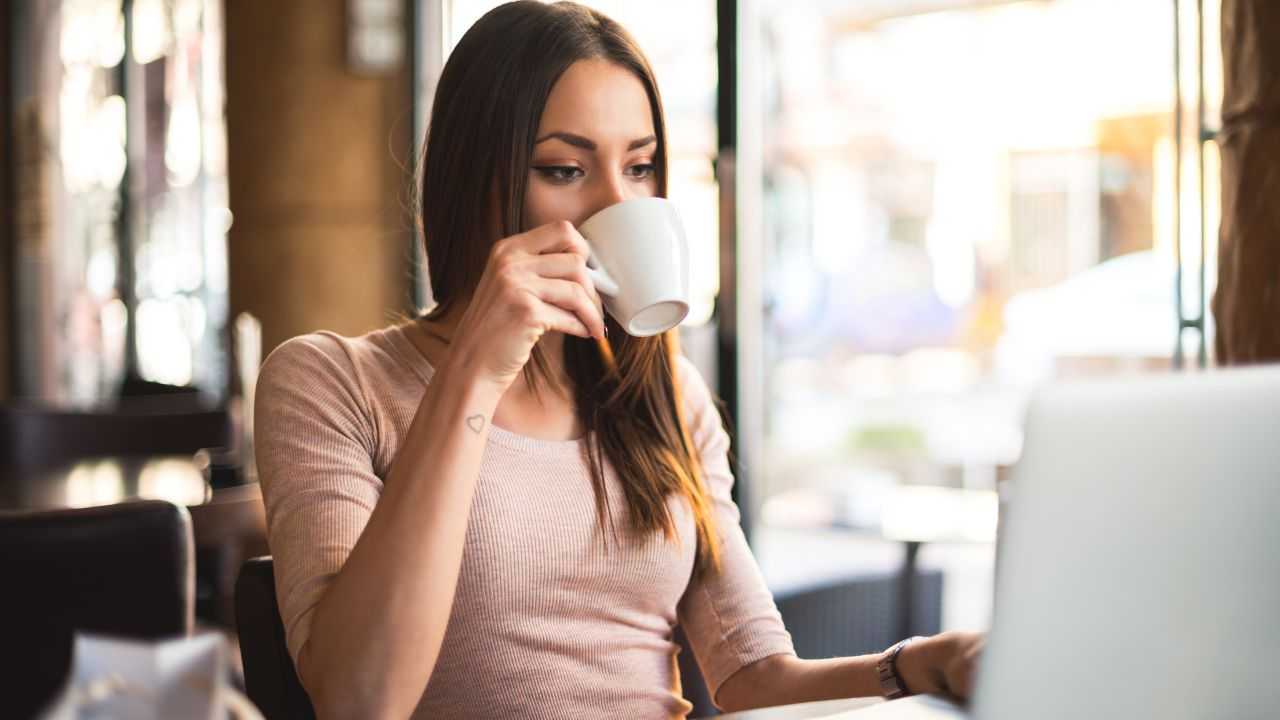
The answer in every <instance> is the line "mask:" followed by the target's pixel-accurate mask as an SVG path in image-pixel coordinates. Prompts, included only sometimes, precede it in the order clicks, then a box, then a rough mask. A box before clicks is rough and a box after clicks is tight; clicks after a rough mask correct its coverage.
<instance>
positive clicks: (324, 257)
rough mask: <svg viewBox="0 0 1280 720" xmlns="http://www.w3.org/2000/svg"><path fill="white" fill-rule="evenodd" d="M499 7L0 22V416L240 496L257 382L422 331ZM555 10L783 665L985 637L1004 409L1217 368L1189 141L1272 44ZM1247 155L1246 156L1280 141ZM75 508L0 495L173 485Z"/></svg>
mask: <svg viewBox="0 0 1280 720" xmlns="http://www.w3.org/2000/svg"><path fill="white" fill-rule="evenodd" d="M1223 3H1225V8H1224V6H1223ZM496 4H497V3H494V2H491V1H490V0H323V1H318V2H311V1H308V2H302V1H300V0H297V1H288V2H285V1H281V2H254V1H252V0H28V1H26V2H20V3H10V4H7V5H5V8H4V10H3V11H0V23H3V37H4V38H5V41H6V42H5V45H4V48H5V50H4V52H3V53H0V69H2V72H0V102H3V103H4V105H3V113H2V115H3V122H4V135H3V143H2V144H0V167H2V168H3V188H2V189H3V198H4V209H5V212H4V215H3V217H4V222H3V223H2V225H3V227H2V228H0V232H3V235H0V251H2V253H3V254H0V258H3V262H4V272H3V273H0V399H3V400H5V402H6V403H7V404H8V407H10V408H20V409H21V410H22V412H28V413H32V412H37V411H39V412H48V413H63V414H81V415H94V414H97V415H107V416H110V414H112V413H117V414H118V413H122V412H123V413H137V412H143V411H145V412H149V413H152V414H154V413H155V412H160V411H159V410H156V408H158V407H161V403H160V401H157V400H156V399H155V398H157V397H164V398H168V399H167V400H165V401H163V403H164V405H163V410H164V412H171V413H179V414H181V413H187V414H191V413H201V412H213V413H221V414H222V415H221V416H223V417H225V419H226V427H225V428H221V429H219V430H218V432H220V433H222V434H217V433H214V434H213V435H212V436H208V437H206V438H196V439H192V442H194V443H195V444H196V447H214V450H213V451H211V452H206V453H205V456H204V458H203V460H202V461H201V463H202V464H201V463H198V464H197V467H196V469H197V470H198V471H199V472H200V473H202V477H203V478H204V480H205V481H206V484H211V486H212V487H213V488H214V490H213V491H211V493H216V492H217V490H219V489H225V488H235V487H240V486H252V484H253V481H254V473H253V468H252V455H251V448H252V432H251V431H252V428H251V427H250V426H249V425H250V423H248V422H246V420H245V418H246V417H251V415H248V416H247V415H246V408H247V406H251V398H252V392H251V391H252V387H253V378H254V376H255V373H256V367H257V363H258V362H260V360H261V358H262V357H265V355H266V354H268V353H269V352H270V351H271V349H272V348H273V347H275V346H276V345H278V344H279V343H280V342H282V341H283V340H285V339H287V338H289V337H292V336H294V335H297V334H301V333H305V332H309V331H312V330H316V329H320V328H324V329H330V330H334V331H337V332H340V333H344V334H359V333H363V332H366V331H369V330H372V329H374V328H377V327H380V326H382V325H385V324H388V323H390V322H392V321H394V319H395V318H396V316H397V314H398V313H401V312H408V311H412V310H413V309H415V308H421V307H426V306H428V305H429V304H430V302H431V290H430V287H428V286H427V282H426V277H427V276H426V273H425V258H424V257H423V254H422V246H421V243H420V238H419V237H418V235H417V234H416V231H415V227H416V221H415V219H414V216H413V207H414V199H413V194H414V189H413V171H414V168H415V162H416V158H417V157H418V156H419V154H420V153H421V150H422V148H421V142H422V139H423V137H424V133H425V122H426V118H427V117H428V116H429V113H430V104H431V100H432V93H433V91H434V87H435V80H436V78H437V77H438V74H439V72H440V69H441V67H442V66H443V63H444V61H445V59H446V58H447V57H448V55H449V52H450V49H451V48H452V47H453V45H454V44H455V43H456V42H457V41H458V39H459V38H460V37H461V36H462V34H463V33H464V32H465V31H466V29H467V28H468V27H469V26H470V25H471V23H473V22H474V21H475V20H476V19H477V18H478V17H479V16H480V15H482V14H483V13H484V12H486V11H488V10H489V9H490V8H492V7H493V6H494V5H496ZM586 4H588V5H591V6H593V7H596V8H598V9H600V10H602V11H604V12H605V13H607V14H610V15H612V16H613V17H614V18H615V19H617V20H619V21H621V22H622V23H623V24H624V25H625V26H626V27H627V28H628V29H630V30H631V31H632V33H633V34H634V35H635V36H636V37H637V38H638V40H639V42H640V44H641V46H642V47H643V48H644V50H645V51H646V52H647V53H648V54H649V57H650V59H651V60H652V62H653V64H654V65H655V69H656V72H657V76H658V80H659V83H660V87H661V91H662V93H663V99H664V102H665V106H666V111H667V118H668V123H669V137H670V142H671V183H670V195H671V197H672V199H674V200H675V201H676V202H677V203H678V205H679V207H680V209H681V211H682V214H683V217H684V219H685V222H686V225H687V228H688V230H689V234H690V237H691V239H692V243H693V247H692V251H693V258H692V259H693V285H694V287H693V294H694V297H693V301H694V302H693V305H694V309H693V312H692V313H691V314H690V317H689V318H688V320H687V321H686V323H685V325H684V326H683V327H682V328H681V329H680V332H681V335H682V339H683V342H684V347H685V351H686V353H687V354H689V355H690V356H691V357H692V358H693V359H694V360H695V362H697V363H698V364H699V366H700V367H701V368H702V370H703V373H704V374H705V375H706V376H707V378H708V380H709V381H710V382H711V383H712V386H713V387H715V388H717V389H718V392H719V393H720V395H722V396H723V397H724V398H725V400H726V402H727V406H728V408H729V414H730V417H729V419H730V420H731V422H732V425H733V434H734V440H735V447H736V450H737V454H738V458H737V460H738V463H737V468H736V469H737V472H738V477H739V483H738V488H737V493H738V500H739V503H740V505H741V506H742V508H743V511H744V525H745V526H746V528H747V530H748V533H749V537H750V539H751V542H752V545H753V548H754V550H755V552H756V554H757V557H758V558H759V559H760V562H761V564H762V567H763V568H764V571H765V575H766V578H767V579H768V581H769V583H770V585H771V586H772V587H773V588H774V590H775V593H777V595H778V597H779V602H780V605H781V606H782V609H783V612H784V615H785V616H786V617H787V621H788V625H789V626H790V627H791V628H792V630H793V633H794V634H795V635H796V637H797V644H798V646H800V647H801V650H802V652H801V654H809V655H824V654H837V653H846V652H854V651H857V652H866V651H870V650H873V649H879V648H881V647H883V646H884V645H886V644H888V642H891V641H892V640H893V639H895V638H896V637H899V636H900V633H901V634H908V632H936V631H937V630H939V629H949V628H968V629H982V628H985V627H986V626H987V624H988V623H989V621H990V612H991V583H992V573H993V566H994V547H995V546H994V540H995V530H996V524H997V519H998V516H999V497H1000V492H1001V488H1002V483H1003V480H1004V478H1005V477H1006V476H1007V471H1008V468H1009V467H1010V466H1011V465H1012V464H1013V463H1015V462H1016V461H1017V459H1018V456H1019V452H1020V448H1021V433H1022V428H1021V418H1022V413H1023V411H1024V408H1025V405H1026V403H1027V400H1028V397H1029V393H1030V392H1031V390H1032V389H1033V388H1034V387H1035V386H1036V385H1038V384H1040V383H1043V382H1045V381H1048V380H1052V379H1057V378H1064V377H1075V376H1082V375H1113V374H1124V373H1149V372H1170V371H1178V370H1195V369H1197V368H1205V367H1209V366H1212V365H1214V364H1216V363H1219V362H1224V361H1225V360H1226V359H1225V358H1222V357H1219V355H1220V354H1221V351H1220V350H1217V349H1215V344H1216V341H1217V340H1219V338H1217V337H1216V333H1217V330H1216V328H1215V323H1214V321H1213V315H1212V314H1211V313H1210V312H1209V305H1210V301H1211V300H1212V298H1213V296H1214V293H1215V290H1216V286H1217V283H1218V279H1219V267H1218V254H1219V253H1218V248H1219V228H1220V226H1221V227H1222V228H1223V232H1222V241H1221V242H1222V243H1223V246H1224V247H1226V244H1227V242H1228V240H1229V238H1228V236H1229V234H1230V233H1229V232H1228V230H1229V228H1228V226H1229V225H1231V223H1230V218H1224V217H1223V208H1224V203H1223V199H1222V198H1223V188H1224V187H1230V186H1231V184H1232V182H1237V183H1242V182H1244V181H1243V180H1240V179H1239V178H1240V177H1244V176H1246V175H1247V174H1248V173H1249V172H1251V171H1250V170H1249V168H1247V167H1244V165H1243V164H1242V163H1240V162H1237V164H1236V166H1235V168H1234V169H1232V168H1231V167H1230V166H1229V163H1226V162H1225V159H1226V151H1225V150H1220V148H1219V144H1218V142H1219V139H1220V137H1221V135H1220V131H1221V130H1222V126H1223V115H1224V112H1223V108H1224V106H1227V105H1230V102H1229V99H1230V98H1227V99H1225V100H1224V62H1223V60H1224V53H1223V48H1224V47H1232V46H1234V45H1235V44H1238V45H1239V46H1240V47H1242V48H1244V47H1255V46H1256V47H1261V43H1262V41H1261V40H1260V39H1259V38H1262V37H1265V36H1266V33H1268V32H1275V31H1280V25H1277V22H1276V21H1277V14H1276V13H1275V12H1273V11H1271V10H1269V9H1267V3H1266V2H1253V3H1250V2H1245V1H1244V0H1239V1H1238V2H1232V0H1203V1H1200V0H1197V1H1195V2H1193V1H1191V0H1184V1H1182V2H1176V1H1174V2H1171V1H1170V0H1124V2H1114V1H1113V0H1021V1H1016V2H1015V1H1005V0H800V1H791V2H780V1H778V0H737V1H734V0H680V1H679V2H675V1H674V0H644V1H641V0H601V1H599V2H587V3H586ZM1224 17H1226V18H1236V19H1237V20H1238V22H1237V23H1236V24H1231V23H1226V22H1224V20H1223V18H1224ZM1268 28H1269V29H1268ZM1250 43H1253V44H1254V45H1250ZM1247 55H1248V54H1247V53H1245V54H1242V55H1240V57H1241V58H1244V59H1241V60H1239V61H1238V62H1239V64H1238V71H1239V73H1240V74H1239V75H1238V76H1237V78H1238V83H1239V88H1240V89H1239V93H1240V95H1239V99H1240V101H1241V103H1244V104H1247V102H1246V101H1248V102H1253V101H1255V100H1258V98H1262V97H1263V96H1264V95H1266V93H1272V91H1271V90H1265V88H1264V89H1259V88H1260V87H1262V86H1266V85H1267V84H1266V83H1265V82H1261V83H1252V84H1250V83H1249V82H1248V80H1249V78H1260V77H1268V76H1270V77H1274V76H1275V74H1276V73H1278V72H1280V66H1276V65H1275V64H1274V63H1275V57H1274V56H1267V54H1266V53H1260V54H1255V55H1252V56H1247ZM1228 56H1230V53H1228ZM1246 56H1247V57H1246ZM1268 57H1269V58H1270V59H1268ZM1250 58H1251V59H1250ZM1268 62H1271V63H1273V64H1272V65H1270V66H1267V65H1266V63H1268ZM1251 63H1252V64H1251ZM1266 67H1270V69H1269V70H1266V69H1265V68H1266ZM1250 73H1252V75H1250ZM1272 85H1274V83H1272ZM1268 87H1269V86H1268ZM1264 91H1265V92H1264ZM1225 92H1226V94H1227V95H1229V94H1230V87H1226V88H1225ZM1250 93H1255V94H1254V95H1250ZM1266 97H1270V98H1272V100H1270V101H1267V102H1263V103H1262V105H1263V106H1265V107H1271V108H1274V107H1275V102H1274V100H1275V97H1276V93H1272V94H1270V95H1266ZM1268 103H1270V104H1268ZM1264 139H1266V142H1264V143H1262V144H1260V145H1258V146H1257V149H1255V150H1253V152H1262V149H1265V148H1267V147H1271V146H1272V145H1276V144H1277V143H1276V142H1274V140H1275V138H1274V136H1268V138H1264ZM1267 143H1270V144H1267ZM1273 149H1274V148H1273ZM1224 165H1227V168H1226V170H1224ZM1228 171H1230V172H1236V173H1239V176H1238V177H1235V178H1233V177H1224V173H1227V174H1229V173H1228ZM428 212H429V209H428ZM1241 227H1246V226H1244V225H1242V226H1241ZM1246 229H1247V227H1246ZM1242 232H1243V231H1242ZM1272 244H1274V241H1272ZM1272 252H1274V251H1272ZM1272 257H1274V255H1273V256H1272ZM1224 277H1226V275H1224ZM1242 312H1244V311H1242ZM1249 312H1253V313H1254V314H1253V315H1250V317H1254V318H1258V317H1262V316H1260V315H1258V314H1257V312H1254V311H1249ZM1270 317H1271V319H1272V321H1274V315H1272V316H1270ZM1219 324H1222V323H1221V322H1220V323H1219ZM1273 324H1274V323H1273ZM1218 344H1220V346H1221V347H1227V346H1228V345H1227V344H1221V343H1218ZM1244 359H1246V360H1247V359H1255V360H1256V359H1258V358H1257V357H1251V358H1248V357H1246V358H1244ZM144 405H145V406H146V407H145V408H144V409H143V410H139V409H138V408H139V407H142V406H144ZM13 412H16V410H14V411H13ZM15 422H16V421H15ZM209 437H211V439H208V438H209ZM206 439H208V442H209V443H212V445H206V444H203V443H205V441H206ZM107 450H109V451H111V452H114V451H115V449H113V448H107ZM143 451H145V452H151V450H150V449H148V448H143V449H142V450H139V451H138V452H143ZM130 452H133V451H132V450H130ZM104 472H105V471H96V470H93V471H84V472H82V473H81V474H80V475H79V476H77V478H76V479H75V480H74V481H67V482H65V483H64V484H63V485H62V486H59V487H60V488H61V489H59V490H58V491H57V493H54V494H52V495H51V494H50V492H52V491H47V492H46V491H44V490H38V489H37V490H33V489H31V486H30V484H29V483H28V484H21V483H19V482H18V481H17V480H10V481H9V482H8V489H7V490H6V491H5V492H6V493H7V494H6V495H5V496H4V497H6V498H8V499H7V500H6V501H5V502H7V503H8V504H9V505H10V506H21V505H27V506H34V505H41V506H69V507H75V506H86V505H95V504H101V503H102V502H104V501H106V502H110V501H114V500H116V499H120V498H123V497H132V496H155V495H159V496H164V495H165V492H167V491H169V490H175V489H181V488H183V487H184V486H183V485H182V483H181V482H180V481H178V480H170V481H158V480H154V479H152V480H151V481H150V483H151V484H150V485H146V486H145V487H144V486H143V485H141V484H138V483H136V482H134V479H132V476H131V475H129V473H128V472H124V473H123V474H122V473H121V472H116V473H115V474H112V473H110V472H105V474H103V473H104ZM95 473H96V474H95ZM219 478H220V479H219ZM24 482H25V481H24ZM131 483H132V484H131ZM166 483H167V484H166ZM19 487H21V488H25V489H20V490H19V489H15V488H19ZM166 488H167V489H168V490H166ZM181 492H191V493H195V495H194V497H195V500H194V501H192V500H191V497H192V496H187V497H186V498H185V501H186V502H188V504H193V505H201V504H209V503H210V502H211V501H212V497H213V495H212V494H211V493H204V494H201V493H202V490H201V488H200V487H196V489H195V490H181ZM41 493H44V494H41ZM59 493H60V494H59ZM197 520H198V518H197ZM257 523H258V525H254V527H258V526H260V520H259V521H257ZM251 525H252V523H251ZM258 540H260V538H258ZM212 542H214V544H215V545H217V544H218V543H222V545H224V546H225V542H223V541H222V540H218V539H215V540H214V541H212ZM238 542H239V541H238ZM254 542H256V540H255V539H254V536H253V535H252V533H250V535H249V539H248V540H244V541H243V542H239V544H237V545H235V546H234V548H233V551H228V552H231V553H232V554H231V556H230V557H222V559H220V560H219V561H218V562H221V563H223V570H222V578H223V579H222V581H221V585H219V582H218V581H217V578H216V577H215V578H214V579H212V580H210V583H211V584H210V585H209V587H208V588H207V592H208V593H209V597H210V598H214V597H218V596H220V597H222V598H223V601H224V602H227V600H226V596H227V593H229V590H228V588H227V583H228V582H229V580H227V578H229V577H230V578H233V577H234V571H235V568H236V567H238V562H239V560H240V559H243V557H244V556H247V555H248V554H252V552H251V550H252V551H254V552H256V551H260V550H261V547H260V546H259V545H254V544H253V543H254ZM254 548H257V550H253V549H254ZM224 549H225V548H224ZM219 557H221V556H219ZM227 568H230V569H227ZM219 594H220V595H219ZM205 615H206V619H207V620H208V621H209V622H212V623H217V622H220V621H221V622H225V623H231V622H233V621H234V618H232V617H230V615H229V614H228V613H225V612H224V613H223V614H221V615H219V614H218V613H217V612H215V611H213V610H210V611H208V612H207V613H205ZM806 650H807V652H806Z"/></svg>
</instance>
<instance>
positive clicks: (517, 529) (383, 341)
mask: <svg viewBox="0 0 1280 720" xmlns="http://www.w3.org/2000/svg"><path fill="white" fill-rule="evenodd" d="M407 332H419V330H417V329H416V328H413V327H412V326H393V327H389V328H385V329H383V330H379V331H375V332H372V333H370V334H368V335H364V336H361V337H358V338H345V337H341V336H338V335H335V334H333V333H328V332H320V333H313V334H311V335H305V336H302V337H297V338H294V339H293V340H290V341H288V342H286V343H285V344H283V345H281V346H280V347H279V348H277V349H276V350H275V351H274V352H273V353H271V356H270V357H269V358H268V359H267V361H266V362H265V363H264V365H263V367H262V371H261V374H260V376H259V380H258V390H257V395H256V418H255V442H256V446H257V463H258V474H259V477H260V478H261V481H262V491H263V497H264V499H265V501H266V508H267V528H268V536H269V541H270V546H271V552H272V554H273V555H274V556H275V576H276V588H277V591H278V594H279V600H280V613H281V616H282V617H283V619H284V624H285V629H286V634H287V637H288V644H289V652H290V654H292V655H293V657H294V660H295V662H296V660H297V657H298V653H299V650H300V649H301V648H302V646H303V644H304V643H305V642H306V640H307V636H308V634H309V632H310V630H311V619H312V611H313V610H314V608H315V606H316V604H317V603H318V602H319V601H320V598H321V596H322V595H323V594H324V592H325V588H326V587H327V586H328V584H329V583H330V582H331V581H332V580H333V578H334V576H335V575H336V573H337V572H338V571H339V569H340V568H341V567H342V564H343V563H344V562H345V561H346V559H347V556H348V555H349V554H350V552H351V549H352V547H353V546H354V545H355V543H356V540H357V538H359V536H360V533H361V531H362V530H363V529H364V526H365V523H367V522H368V519H369V515H370V514H371V513H372V511H373V507H374V505H375V504H376V503H377V502H378V498H379V496H380V495H381V491H382V480H383V478H385V477H387V475H388V473H389V471H390V468H391V463H392V460H393V459H394V458H395V457H396V452H397V450H398V449H399V447H400V443H401V442H402V441H403V439H404V437H405V435H406V434H407V432H408V429H409V424H410V422H411V421H412V420H413V416H414V413H415V411H416V410H417V407H418V404H419V402H420V400H421V397H422V394H423V392H424V389H425V387H426V384H427V383H429V382H430V381H431V377H432V373H433V370H432V368H431V366H430V365H429V364H428V363H427V361H426V359H425V358H424V357H423V355H422V354H421V353H420V352H419V351H418V350H417V347H416V346H415V345H414V344H413V342H412V340H411V339H410V338H409V337H407V336H406V335H405V333H407ZM679 376H680V378H681V381H682V382H683V387H684V396H685V402H686V405H687V412H688V415H687V417H688V419H689V423H690V430H691V432H692V434H693V438H694V442H695V444H696V445H697V447H698V450H699V452H700V453H701V458H702V462H703V466H704V469H705V472H706V480H707V483H708V486H709V488H710V490H711V492H712V495H713V496H714V504H715V511H716V515H717V518H716V519H717V521H718V522H719V531H720V534H721V538H722V540H723V562H722V568H721V572H719V573H717V574H708V575H707V576H706V577H704V578H702V579H701V580H699V581H693V580H692V574H691V573H692V569H693V562H694V555H695V551H696V542H697V541H696V534H695V530H694V522H693V516H692V513H691V512H689V510H688V508H687V505H686V504H685V503H684V502H683V501H677V500H673V501H672V508H673V517H674V518H675V519H676V521H677V527H678V530H679V542H674V541H667V540H665V539H663V537H662V535H661V534H657V535H655V536H653V537H652V538H645V539H637V538H630V537H629V533H628V532H627V530H628V523H627V517H628V515H627V511H626V508H625V505H624V504H623V503H624V502H625V500H624V499H623V498H624V495H623V492H622V488H621V486H620V484H619V483H618V479H617V476H616V475H615V474H614V472H613V469H612V468H611V467H608V466H607V465H606V468H605V479H606V482H607V483H608V486H609V488H610V491H609V497H610V498H611V502H612V511H613V515H614V518H615V519H616V520H617V522H618V525H619V530H620V533H619V534H620V536H621V537H622V538H623V540H624V542H623V544H622V545H620V546H619V545H611V546H610V549H609V551H608V552H607V553H606V551H605V550H604V549H603V547H602V544H601V541H600V535H599V534H598V533H597V532H596V531H597V520H596V510H595V499H594V494H593V490H592V486H591V476H590V471H589V469H588V465H587V461H586V458H585V456H584V454H583V453H584V448H585V446H586V445H585V443H584V442H583V441H581V440H576V441H565V442H549V441H543V440H537V439H533V438H529V437H525V436H521V435H517V434H515V433H512V432H509V431H506V430H503V429H502V428H500V427H498V426H492V427H491V428H490V431H489V439H488V445H487V447H486V449H485V452H484V457H483V459H482V461H481V466H480V474H479V477H478V479H477V483H476V490H475V495H474V499H473V501H472V506H471V514H470V517H469V520H468V526H467V535H466V542H465V546H464V549H463V555H462V567H461V574H460V576H459V578H458V588H457V593H456V596H455V599H454V604H453V609H452V612H451V614H450V617H449V625H448V628H447V629H446V631H445V636H444V641H443V645H442V647H441V649H440V655H439V658H438V660H437V663H436V666H435V670H434V671H433V673H432V675H431V680H430V681H429V682H428V684H427V686H426V688H425V689H424V692H423V696H422V700H421V702H420V703H419V705H418V708H417V710H416V712H415V713H414V717H420V718H427V717H430V718H450V717H467V718H507V717H511V718H568V717H618V718H658V717H684V716H685V714H686V713H687V712H688V711H689V710H690V706H689V704H688V703H687V702H685V701H684V699H683V698H682V697H681V693H680V680H679V671H678V669H677V665H676V661H675V657H676V653H677V652H678V646H677V645H675V644H674V643H673V642H672V628H673V626H674V625H676V624H677V623H678V624H680V625H681V626H682V627H683V628H684V631H685V633H686V635H687V636H688V638H689V642H690V645H691V646H692V648H693V650H694V655H695V657H696V658H697V660H698V664H699V666H700V667H701V669H702V673H703V676H704V677H705V678H706V681H707V684H708V686H709V687H710V689H711V692H712V696H713V697H714V696H715V693H716V691H717V690H718V689H719V687H720V685H721V683H723V682H724V681H725V680H726V679H727V678H728V677H729V676H730V675H732V674H733V673H734V672H736V671H737V670H738V669H739V668H741V667H743V666H745V665H748V664H750V663H752V662H755V661H756V660H759V659H761V658H764V657H767V656H770V655H775V654H778V653H793V652H794V650H793V649H792V644H791V636H790V635H789V634H788V633H787V631H786V629H785V628H784V627H783V625H782V620H781V618H780V616H779V615H778V611H777V609H776V607H775V606H774V603H773V598H772V596H771V595H770V594H769V591H768V589H767V588H766V587H765V584H764V581H763V579H762V578H761V575H760V572H759V569H758V568H757V566H756V563H755V560H754V558H753V557H752V555H751V552H750V550H749V548H748V546H747V543H746V541H745V539H744V537H743V535H742V530H741V527H740V525H739V514H738V508H737V507H736V506H735V505H734V503H733V501H732V500H731V499H730V496H729V490H730V487H731V486H732V484H733V476H732V475H731V474H730V472H729V462H728V457H727V453H728V450H729V438H728V436H727V434H726V433H725V431H724V429H723V426H722V425H721V422H720V416H719V414H718V413H717V411H716V409H715V406H714V405H713V404H712V400H711V394H710V391H709V390H708V388H707V386H706V383H705V382H704V381H703V380H702V377H701V376H700V375H699V374H698V372H697V370H696V369H695V368H694V366H693V364H692V363H691V362H689V361H688V360H686V359H684V358H681V361H680V367H679ZM370 592H376V589H374V588H370Z"/></svg>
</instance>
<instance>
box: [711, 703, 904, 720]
mask: <svg viewBox="0 0 1280 720" xmlns="http://www.w3.org/2000/svg"><path fill="white" fill-rule="evenodd" d="M883 702H884V700H882V699H880V698H846V699H843V700H821V701H819V702H807V703H796V704H794V705H780V706H778V707H769V708H760V709H758V710H743V711H741V712H734V713H725V714H724V715H719V716H717V720H809V719H810V718H824V717H827V716H829V715H833V714H835V713H841V712H848V711H850V710H859V709H862V708H866V707H870V706H872V705H880V704H882V703H883Z"/></svg>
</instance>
